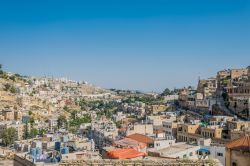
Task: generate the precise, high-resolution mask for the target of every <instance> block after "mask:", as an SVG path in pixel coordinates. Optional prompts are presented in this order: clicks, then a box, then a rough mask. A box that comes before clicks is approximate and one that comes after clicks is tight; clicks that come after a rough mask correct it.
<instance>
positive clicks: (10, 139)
mask: <svg viewBox="0 0 250 166" xmlns="http://www.w3.org/2000/svg"><path fill="white" fill-rule="evenodd" d="M16 140H17V135H16V129H15V128H13V127H11V128H8V129H6V130H4V131H3V134H2V142H3V144H4V145H5V146H8V145H11V144H13V143H14V142H15V141H16Z"/></svg>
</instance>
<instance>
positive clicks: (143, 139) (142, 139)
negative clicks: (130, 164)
mask: <svg viewBox="0 0 250 166" xmlns="http://www.w3.org/2000/svg"><path fill="white" fill-rule="evenodd" d="M127 138H130V139H133V140H136V141H138V142H142V143H145V144H150V143H154V140H153V139H151V138H149V137H147V136H145V135H142V134H137V133H136V134H132V135H129V136H127Z"/></svg>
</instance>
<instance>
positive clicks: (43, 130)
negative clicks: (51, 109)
mask: <svg viewBox="0 0 250 166" xmlns="http://www.w3.org/2000/svg"><path fill="white" fill-rule="evenodd" d="M46 133H47V130H46V129H39V133H38V134H39V135H40V136H41V137H43V136H44V134H46Z"/></svg>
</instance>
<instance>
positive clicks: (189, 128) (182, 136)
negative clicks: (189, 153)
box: [177, 123, 201, 143]
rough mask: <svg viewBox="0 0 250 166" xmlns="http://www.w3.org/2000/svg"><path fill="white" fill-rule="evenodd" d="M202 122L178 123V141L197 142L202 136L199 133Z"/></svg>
mask: <svg viewBox="0 0 250 166" xmlns="http://www.w3.org/2000/svg"><path fill="white" fill-rule="evenodd" d="M199 128H200V124H187V123H185V124H184V123H183V124H178V125H177V141H178V142H188V143H191V142H196V143H197V141H198V139H199V138H200V137H201V136H200V134H199Z"/></svg>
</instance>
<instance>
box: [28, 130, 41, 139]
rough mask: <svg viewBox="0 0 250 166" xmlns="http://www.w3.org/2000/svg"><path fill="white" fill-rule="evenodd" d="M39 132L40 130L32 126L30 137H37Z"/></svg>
mask: <svg viewBox="0 0 250 166" xmlns="http://www.w3.org/2000/svg"><path fill="white" fill-rule="evenodd" d="M38 134H39V132H38V130H37V129H35V128H32V129H31V130H30V137H31V138H35V137H36V136H37V135H38Z"/></svg>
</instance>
